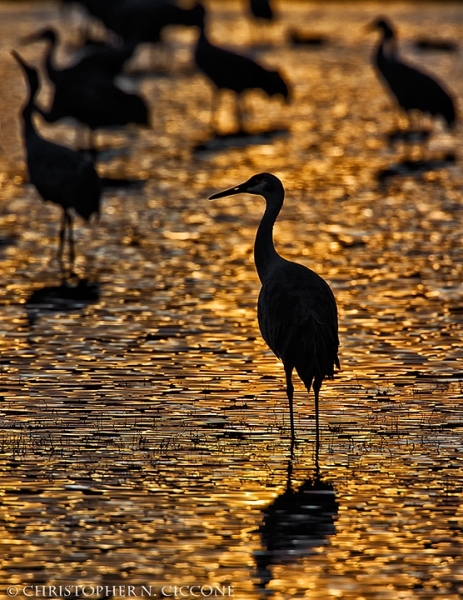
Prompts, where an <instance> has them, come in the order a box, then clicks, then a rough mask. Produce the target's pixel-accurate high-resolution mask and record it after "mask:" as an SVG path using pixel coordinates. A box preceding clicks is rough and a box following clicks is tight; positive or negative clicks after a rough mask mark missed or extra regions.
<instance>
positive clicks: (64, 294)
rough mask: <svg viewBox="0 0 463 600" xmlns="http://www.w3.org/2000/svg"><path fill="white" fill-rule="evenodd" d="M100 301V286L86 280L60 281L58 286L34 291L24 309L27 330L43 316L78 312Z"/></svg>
mask: <svg viewBox="0 0 463 600" xmlns="http://www.w3.org/2000/svg"><path fill="white" fill-rule="evenodd" d="M99 299H100V285H99V283H98V282H95V281H90V280H88V279H79V278H74V279H64V278H63V279H62V280H61V283H60V284H59V285H47V286H44V287H41V288H38V289H36V290H34V291H33V292H32V293H31V294H30V296H29V298H28V299H27V301H26V304H25V308H26V313H27V321H28V326H29V328H32V327H33V326H34V325H35V324H36V322H37V320H38V319H39V318H40V317H41V316H43V315H44V314H47V313H48V314H50V313H60V312H71V311H80V310H82V309H83V308H85V306H87V305H88V304H93V303H95V302H98V300H99Z"/></svg>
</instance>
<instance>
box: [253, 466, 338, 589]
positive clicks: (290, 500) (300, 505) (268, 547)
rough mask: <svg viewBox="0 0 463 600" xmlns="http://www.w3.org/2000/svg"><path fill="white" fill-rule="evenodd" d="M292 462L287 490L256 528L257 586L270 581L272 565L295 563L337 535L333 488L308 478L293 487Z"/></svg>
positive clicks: (264, 513) (318, 475)
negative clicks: (258, 538)
mask: <svg viewBox="0 0 463 600" xmlns="http://www.w3.org/2000/svg"><path fill="white" fill-rule="evenodd" d="M292 473H293V461H292V460H289V461H288V468H287V481H286V489H285V491H284V492H283V493H282V494H280V495H279V496H278V497H277V498H275V500H274V501H273V502H272V504H271V505H270V506H268V507H267V508H266V509H265V510H264V511H263V521H262V524H261V525H260V527H259V533H260V536H261V540H262V550H261V551H259V552H258V553H256V556H255V563H256V574H257V586H258V587H259V588H266V587H267V586H268V584H269V583H270V582H271V581H272V579H273V576H272V570H271V567H272V565H284V564H288V563H293V562H296V561H298V560H300V559H302V558H304V557H307V556H310V555H312V554H315V553H316V552H317V549H319V548H320V547H321V546H325V545H327V544H328V543H329V542H328V539H329V537H331V536H332V535H334V534H335V533H336V528H335V524H334V523H335V520H336V515H337V513H338V502H337V500H336V494H335V491H334V488H333V486H332V485H331V484H330V483H327V482H325V481H323V480H322V479H321V477H320V474H319V470H318V465H317V466H316V470H315V476H314V477H313V478H308V479H306V480H305V481H304V483H303V484H302V485H301V486H300V487H298V488H297V489H296V490H294V489H293V487H292V482H291V479H292Z"/></svg>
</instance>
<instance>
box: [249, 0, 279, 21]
mask: <svg viewBox="0 0 463 600" xmlns="http://www.w3.org/2000/svg"><path fill="white" fill-rule="evenodd" d="M249 11H250V13H251V15H252V16H253V17H255V18H256V19H262V20H263V21H273V20H274V19H275V13H274V12H273V9H272V6H271V4H270V0H249Z"/></svg>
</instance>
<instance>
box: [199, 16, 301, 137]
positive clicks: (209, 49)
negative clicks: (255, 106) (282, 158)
mask: <svg viewBox="0 0 463 600" xmlns="http://www.w3.org/2000/svg"><path fill="white" fill-rule="evenodd" d="M195 62H196V65H197V67H198V68H199V70H200V71H202V72H203V73H204V74H205V75H206V76H207V77H208V78H209V79H210V80H211V81H212V83H213V84H214V86H215V89H214V95H213V102H212V104H213V106H212V122H213V118H214V112H215V111H216V109H217V102H218V97H217V92H220V90H232V91H233V92H235V93H236V112H237V120H238V123H239V128H240V131H241V130H243V114H242V112H243V111H242V107H241V104H240V97H241V95H242V94H243V93H244V92H246V91H247V90H253V89H260V90H262V91H264V92H265V93H266V94H267V95H268V96H274V95H278V94H279V95H281V96H283V97H284V98H286V99H287V100H289V90H288V86H287V85H286V83H285V81H284V80H283V78H282V77H281V75H280V74H279V73H278V71H271V70H269V69H266V68H264V67H262V66H261V65H259V64H257V63H256V62H254V61H253V60H251V59H250V58H247V57H246V56H242V55H240V54H235V53H234V52H230V51H229V50H225V49H223V48H219V47H218V46H214V45H213V44H211V42H210V41H209V40H208V39H207V37H206V34H205V32H204V26H202V27H201V32H200V35H199V38H198V41H197V43H196V48H195Z"/></svg>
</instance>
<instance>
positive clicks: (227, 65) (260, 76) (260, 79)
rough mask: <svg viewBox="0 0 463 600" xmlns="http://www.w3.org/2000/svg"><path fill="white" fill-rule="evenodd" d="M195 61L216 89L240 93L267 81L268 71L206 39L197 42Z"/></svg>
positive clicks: (245, 57)
mask: <svg viewBox="0 0 463 600" xmlns="http://www.w3.org/2000/svg"><path fill="white" fill-rule="evenodd" d="M195 60H196V64H197V65H198V67H199V68H200V69H201V71H203V73H205V75H207V76H208V77H209V78H210V79H211V80H212V81H213V82H214V83H215V85H216V86H217V87H218V88H226V89H230V90H233V91H235V92H237V93H241V92H243V91H244V90H246V89H252V88H256V87H261V86H262V84H264V85H265V82H266V81H267V79H268V71H267V69H264V67H261V66H260V65H258V64H257V63H256V62H254V61H253V60H252V59H250V58H248V57H247V56H242V55H241V54H236V53H234V52H231V51H229V50H226V49H224V48H219V47H218V46H214V45H213V44H211V43H210V42H209V41H208V40H206V39H204V38H203V39H200V40H199V41H198V44H197V47H196V52H195Z"/></svg>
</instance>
